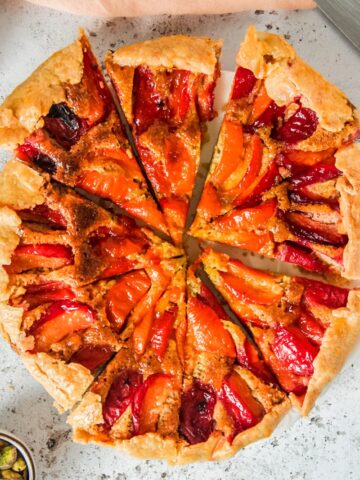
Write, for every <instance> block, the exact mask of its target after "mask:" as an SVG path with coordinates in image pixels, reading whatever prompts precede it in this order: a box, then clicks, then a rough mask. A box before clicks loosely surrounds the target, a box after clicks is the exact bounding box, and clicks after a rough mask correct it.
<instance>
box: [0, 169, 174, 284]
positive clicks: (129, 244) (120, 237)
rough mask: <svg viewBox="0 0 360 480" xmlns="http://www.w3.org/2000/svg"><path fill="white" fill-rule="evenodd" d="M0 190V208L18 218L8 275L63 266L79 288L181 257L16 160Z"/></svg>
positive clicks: (1, 180) (131, 224) (1, 175)
mask: <svg viewBox="0 0 360 480" xmlns="http://www.w3.org/2000/svg"><path fill="white" fill-rule="evenodd" d="M1 187H3V188H1ZM0 188H1V193H0V205H6V206H7V207H9V208H12V209H13V210H14V212H16V215H17V217H18V228H17V229H15V231H16V233H17V235H18V237H19V241H18V245H17V246H16V247H15V248H14V251H13V252H12V255H11V261H10V264H9V265H6V266H5V269H6V271H7V273H8V274H14V273H22V272H28V271H32V272H44V271H47V270H55V269H58V268H64V267H67V272H68V273H67V274H68V275H72V277H73V280H74V282H76V283H77V284H78V285H84V284H87V283H90V282H93V281H96V280H99V279H100V278H106V277H112V276H114V275H121V274H123V273H125V272H128V271H130V270H135V269H139V268H142V267H143V266H144V265H151V264H156V263H159V262H160V261H161V260H163V259H167V258H172V257H176V256H179V255H181V253H182V252H181V250H180V249H179V248H177V247H173V246H172V245H170V244H169V243H167V242H165V241H162V240H161V239H160V238H158V237H157V236H156V235H155V234H153V233H152V232H151V231H150V230H149V229H146V228H140V227H138V226H137V225H136V224H135V222H134V221H133V220H132V219H131V218H129V217H125V216H123V215H119V216H115V215H112V214H110V213H109V212H108V211H106V210H104V209H103V208H101V207H100V206H98V205H97V204H96V203H94V202H92V201H90V200H87V199H85V198H84V197H82V196H80V195H78V194H77V193H76V192H75V191H73V190H71V189H69V188H67V187H65V186H62V185H61V184H58V183H51V182H50V181H49V179H48V175H47V174H45V175H44V174H43V175H40V174H38V173H37V172H35V171H34V170H33V169H31V168H30V167H28V166H27V165H24V164H23V163H22V162H20V161H18V160H11V161H9V162H8V163H7V164H6V165H5V167H4V169H3V170H2V172H1V173H0Z"/></svg>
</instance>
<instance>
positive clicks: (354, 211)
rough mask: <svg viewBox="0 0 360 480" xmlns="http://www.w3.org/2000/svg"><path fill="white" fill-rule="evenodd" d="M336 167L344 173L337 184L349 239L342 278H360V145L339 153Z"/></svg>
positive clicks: (345, 250)
mask: <svg viewBox="0 0 360 480" xmlns="http://www.w3.org/2000/svg"><path fill="white" fill-rule="evenodd" d="M335 157H336V167H337V168H338V169H339V170H341V171H342V172H343V176H342V177H339V178H338V180H337V182H336V189H337V190H338V192H339V194H340V199H339V203H340V211H341V215H342V222H343V226H344V229H345V232H346V233H347V235H348V237H349V241H348V243H347V245H346V247H345V249H344V256H343V262H344V266H343V268H344V271H343V273H342V276H344V277H345V278H349V279H357V278H360V145H359V144H357V143H354V144H353V145H349V146H346V147H344V148H342V149H340V150H338V151H337V153H336V154H335Z"/></svg>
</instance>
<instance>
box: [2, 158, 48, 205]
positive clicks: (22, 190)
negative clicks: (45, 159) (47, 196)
mask: <svg viewBox="0 0 360 480" xmlns="http://www.w3.org/2000/svg"><path fill="white" fill-rule="evenodd" d="M44 182H45V177H44V176H42V175H40V174H39V173H37V172H36V171H35V170H33V169H32V168H30V167H28V166H27V165H25V164H24V163H23V162H20V161H19V160H17V159H16V158H12V159H11V160H9V161H8V162H7V163H6V164H5V165H4V167H3V169H2V170H1V174H0V206H1V205H6V206H8V207H11V208H14V209H16V210H21V209H23V208H30V207H33V206H34V205H38V204H40V203H43V202H44V195H43V192H42V186H43V185H44Z"/></svg>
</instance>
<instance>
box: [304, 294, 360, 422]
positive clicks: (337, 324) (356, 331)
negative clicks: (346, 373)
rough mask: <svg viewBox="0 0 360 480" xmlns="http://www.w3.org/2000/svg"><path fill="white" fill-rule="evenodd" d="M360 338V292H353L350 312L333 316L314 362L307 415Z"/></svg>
mask: <svg viewBox="0 0 360 480" xmlns="http://www.w3.org/2000/svg"><path fill="white" fill-rule="evenodd" d="M359 336H360V291H358V290H352V291H350V292H349V298H348V302H347V306H346V308H338V309H337V310H333V312H332V321H331V324H330V326H329V327H328V328H327V330H326V332H325V335H324V337H323V340H322V343H321V348H320V352H319V353H318V355H317V357H316V358H315V360H314V375H313V376H312V377H311V380H310V382H309V385H308V389H307V392H306V395H305V398H304V402H303V404H302V407H301V413H302V415H307V414H308V413H309V411H310V410H311V408H312V407H313V405H314V402H315V400H316V399H317V397H318V396H319V395H320V393H321V392H322V390H323V389H324V387H325V386H326V385H327V384H328V383H329V382H330V381H331V380H332V379H333V378H334V377H335V376H336V375H337V374H338V373H339V371H340V370H341V369H342V367H343V365H344V363H345V360H346V358H347V357H348V356H349V354H350V352H351V350H352V349H353V348H354V346H355V345H356V343H357V342H358V340H359Z"/></svg>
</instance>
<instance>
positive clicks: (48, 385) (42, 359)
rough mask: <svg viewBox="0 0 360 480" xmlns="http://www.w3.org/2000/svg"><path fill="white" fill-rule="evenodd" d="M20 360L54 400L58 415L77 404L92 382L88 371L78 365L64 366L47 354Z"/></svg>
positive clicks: (38, 354)
mask: <svg viewBox="0 0 360 480" xmlns="http://www.w3.org/2000/svg"><path fill="white" fill-rule="evenodd" d="M21 359H22V361H23V362H24V365H25V366H26V368H27V369H28V370H29V372H30V373H31V375H32V376H33V377H34V378H36V380H38V382H39V383H41V385H42V386H43V387H44V388H45V390H46V391H47V392H48V393H49V394H50V395H51V396H52V398H53V399H54V400H55V403H54V406H55V407H56V409H57V410H58V411H59V412H60V413H63V412H65V411H66V410H69V409H70V408H71V407H73V406H74V405H75V404H76V403H77V402H79V401H80V400H81V398H82V396H83V395H84V393H85V391H86V390H87V389H88V388H89V386H90V385H91V383H92V382H93V380H94V377H93V376H92V375H91V373H90V371H89V370H88V369H87V368H85V367H83V366H82V365H80V364H79V363H68V364H66V363H65V362H64V361H62V360H58V359H55V358H53V357H51V356H50V355H48V354H47V353H37V354H36V355H22V356H21Z"/></svg>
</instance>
